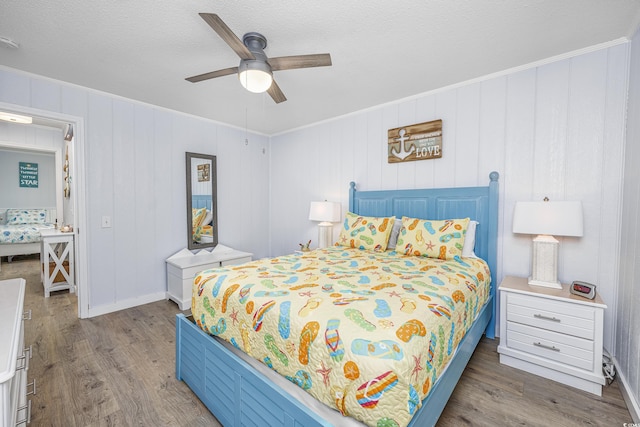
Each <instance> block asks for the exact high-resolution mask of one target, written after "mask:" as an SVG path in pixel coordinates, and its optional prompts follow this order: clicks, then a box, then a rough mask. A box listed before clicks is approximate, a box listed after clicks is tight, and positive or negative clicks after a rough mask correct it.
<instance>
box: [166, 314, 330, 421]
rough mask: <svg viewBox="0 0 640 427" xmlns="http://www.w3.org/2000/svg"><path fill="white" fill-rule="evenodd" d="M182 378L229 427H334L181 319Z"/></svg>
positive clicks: (178, 353) (178, 330) (178, 341)
mask: <svg viewBox="0 0 640 427" xmlns="http://www.w3.org/2000/svg"><path fill="white" fill-rule="evenodd" d="M176 377H177V378H178V379H179V380H182V381H184V382H185V383H187V385H188V386H189V387H190V388H191V389H192V390H193V392H194V393H195V394H196V395H197V396H198V397H199V398H200V400H201V401H202V403H204V404H205V405H206V406H207V408H209V410H210V411H211V413H212V414H213V415H215V417H216V418H217V419H218V421H220V423H221V424H222V425H224V426H241V425H242V426H245V425H260V426H274V427H281V426H287V427H294V426H296V427H307V426H330V425H331V424H329V423H327V422H326V421H324V420H321V419H319V418H318V416H317V415H316V414H315V413H314V412H312V411H310V410H309V409H307V408H306V407H304V406H302V405H301V404H300V403H299V402H298V401H296V400H295V399H293V398H292V397H291V396H289V395H288V394H287V393H285V392H283V391H282V390H281V389H280V388H278V387H276V386H274V385H273V384H272V383H270V382H269V381H268V380H267V379H266V378H265V377H264V376H263V375H262V374H260V373H259V372H256V371H255V370H254V369H252V368H251V367H250V366H249V365H248V364H247V363H246V362H244V361H243V360H242V359H240V358H238V357H237V356H235V355H234V354H233V353H232V352H230V351H229V350H228V349H227V348H225V347H224V346H223V345H221V344H220V343H218V342H217V341H216V340H215V339H213V338H211V337H209V336H208V335H207V334H205V333H204V332H203V331H202V330H200V328H198V327H197V326H196V325H195V324H194V323H193V322H191V321H189V319H187V318H186V317H185V316H184V314H182V313H179V314H177V315H176Z"/></svg>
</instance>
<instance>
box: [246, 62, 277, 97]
mask: <svg viewBox="0 0 640 427" xmlns="http://www.w3.org/2000/svg"><path fill="white" fill-rule="evenodd" d="M238 79H239V80H240V84H241V85H242V86H243V87H244V88H245V89H246V90H248V91H249V92H253V93H262V92H266V91H267V90H268V89H269V88H270V87H271V83H273V74H272V73H271V67H270V66H269V64H267V63H266V62H263V61H256V60H244V59H243V60H242V61H240V66H239V67H238Z"/></svg>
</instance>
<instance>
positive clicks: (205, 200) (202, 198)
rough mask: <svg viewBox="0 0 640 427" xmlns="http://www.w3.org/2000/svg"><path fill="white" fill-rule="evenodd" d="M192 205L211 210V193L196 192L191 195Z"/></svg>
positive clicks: (196, 207)
mask: <svg viewBox="0 0 640 427" xmlns="http://www.w3.org/2000/svg"><path fill="white" fill-rule="evenodd" d="M191 207H192V208H193V209H200V208H207V210H209V211H210V210H211V195H210V194H205V195H198V194H194V195H192V196H191Z"/></svg>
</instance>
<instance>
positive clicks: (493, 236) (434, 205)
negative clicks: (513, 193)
mask: <svg viewBox="0 0 640 427" xmlns="http://www.w3.org/2000/svg"><path fill="white" fill-rule="evenodd" d="M498 178H499V174H498V173H497V172H491V174H490V175H489V179H490V182H489V185H488V186H485V187H458V188H440V189H419V190H389V191H358V190H356V186H355V183H353V182H352V183H351V188H350V193H349V210H350V211H352V212H354V213H357V214H360V215H366V216H391V215H395V216H396V217H402V216H403V215H404V216H409V217H413V218H424V219H447V218H466V217H469V218H471V219H474V220H476V221H478V223H479V224H478V226H477V228H476V245H475V253H476V255H478V256H479V257H480V258H483V259H484V260H485V261H487V263H488V264H489V268H490V269H491V292H490V297H489V299H488V301H487V303H486V304H485V306H484V307H483V309H482V310H481V311H480V314H479V315H478V318H477V319H476V321H475V322H474V324H473V326H472V327H471V329H469V331H468V332H467V334H466V335H465V337H464V338H463V339H462V341H461V342H460V344H459V347H458V350H457V352H456V354H455V356H454V358H453V359H452V360H451V362H450V363H449V367H448V368H447V370H446V371H445V373H444V374H443V375H442V376H441V377H440V379H439V380H438V381H437V382H436V384H435V385H434V387H433V388H432V390H431V392H430V393H429V395H428V396H427V397H426V398H425V399H424V400H423V402H422V407H421V408H420V410H419V411H418V412H417V413H416V415H415V416H414V417H413V419H412V420H411V423H410V424H409V426H411V427H418V426H420V427H422V426H433V425H435V423H436V422H437V420H438V418H439V417H440V414H441V413H442V411H443V409H444V407H445V405H446V404H447V401H448V400H449V397H450V396H451V393H452V392H453V389H454V388H455V386H456V384H457V383H458V380H459V379H460V376H461V375H462V372H463V371H464V368H465V367H466V365H467V363H468V362H469V359H470V358H471V355H472V354H473V351H474V350H475V348H476V345H477V344H478V342H479V341H480V338H482V335H483V333H485V332H486V335H487V337H489V338H494V330H495V293H496V289H495V288H496V286H497V281H496V270H497V266H496V257H497V235H498ZM176 377H177V378H178V379H179V380H183V381H184V382H185V383H187V384H188V385H189V387H190V388H191V389H192V390H193V391H194V393H195V394H196V395H197V396H198V397H199V398H200V400H201V401H202V402H203V403H204V404H205V405H206V406H207V408H209V410H210V411H211V412H212V413H213V414H214V415H215V416H216V418H217V419H218V421H220V423H222V425H224V426H240V425H260V426H265V425H268V426H278V427H279V426H290V427H293V426H300V427H302V426H304V427H308V426H330V425H331V424H329V423H328V422H327V421H325V420H323V419H321V418H320V417H319V416H318V415H317V414H316V413H314V412H312V411H311V410H310V409H308V408H307V407H305V406H304V405H302V404H301V403H300V402H298V401H297V400H295V399H294V398H292V397H291V395H289V394H288V393H287V392H285V391H284V390H283V389H281V388H280V387H278V386H276V385H274V384H273V383H272V382H270V381H269V380H267V379H266V377H264V376H263V375H262V374H260V373H259V372H257V371H255V370H254V369H253V368H251V366H250V365H249V364H247V363H246V362H245V361H243V360H242V359H240V358H239V357H238V356H236V355H235V354H233V353H232V352H231V351H230V350H228V349H227V348H226V347H224V346H223V345H222V344H220V343H219V342H218V341H217V340H216V339H214V338H213V337H210V336H209V335H207V334H206V333H204V332H203V331H202V330H200V328H198V327H197V326H196V325H195V324H194V323H193V322H191V321H190V320H189V319H188V318H187V317H185V316H184V314H182V313H180V314H178V315H177V317H176Z"/></svg>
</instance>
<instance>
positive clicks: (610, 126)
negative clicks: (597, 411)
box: [596, 45, 640, 389]
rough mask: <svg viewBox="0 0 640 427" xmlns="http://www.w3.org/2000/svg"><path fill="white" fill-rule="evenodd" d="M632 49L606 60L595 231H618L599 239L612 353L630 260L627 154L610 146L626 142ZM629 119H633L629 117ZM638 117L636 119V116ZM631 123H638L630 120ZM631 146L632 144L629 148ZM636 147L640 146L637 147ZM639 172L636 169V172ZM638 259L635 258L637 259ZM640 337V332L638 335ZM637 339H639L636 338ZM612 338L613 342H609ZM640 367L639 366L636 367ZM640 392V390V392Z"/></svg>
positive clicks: (617, 49) (600, 274) (614, 52)
mask: <svg viewBox="0 0 640 427" xmlns="http://www.w3.org/2000/svg"><path fill="white" fill-rule="evenodd" d="M629 50H630V47H629V45H621V46H616V47H613V48H611V49H609V50H608V56H607V79H606V85H607V88H606V98H605V100H604V103H605V110H604V128H603V135H602V141H603V152H602V171H603V173H602V176H601V183H600V185H601V189H600V193H601V196H600V197H601V198H600V203H601V205H600V217H599V218H598V222H597V225H596V227H598V229H600V230H610V231H614V227H613V226H612V224H611V221H612V220H613V219H615V221H616V223H615V231H614V232H609V233H601V234H600V239H601V241H602V242H603V245H604V246H605V247H610V248H613V250H612V251H611V253H610V257H612V259H613V260H614V262H612V260H611V259H607V257H598V278H597V280H596V282H597V283H598V284H603V285H606V286H607V287H608V288H609V289H610V292H611V294H610V300H609V301H610V305H609V310H607V311H605V320H608V319H609V316H611V321H610V322H609V321H607V322H606V323H605V335H604V336H605V346H606V348H608V349H610V350H611V351H613V350H614V349H615V346H616V345H615V339H616V333H615V332H616V329H617V327H616V324H615V322H616V319H617V310H616V306H615V304H616V301H618V300H619V297H620V295H619V289H620V288H621V287H623V286H624V285H622V286H620V284H621V283H622V281H621V280H620V277H619V263H618V262H615V260H619V259H620V256H621V255H622V256H623V257H626V256H628V255H627V254H626V252H624V251H622V249H621V246H620V241H621V236H622V235H624V234H625V233H626V231H625V230H622V203H619V201H620V200H623V194H622V182H623V178H624V171H623V168H621V167H620V165H623V164H624V157H625V154H624V153H625V151H624V146H623V145H622V144H611V141H620V140H624V126H625V110H626V109H625V108H621V106H625V105H626V104H627V101H626V100H627V89H628V86H627V84H628V72H629V71H628V64H629V62H628V61H629ZM629 117H634V116H633V115H630V116H629ZM635 117H637V116H635ZM631 122H636V121H635V120H631V121H630V123H631ZM627 146H629V144H627ZM635 146H637V145H635ZM636 169H637V168H636ZM634 259H635V258H634ZM636 332H637V333H638V334H639V335H640V331H636ZM636 336H638V335H636ZM609 337H610V338H609ZM636 366H640V363H638V364H636ZM639 389H640V388H639Z"/></svg>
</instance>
